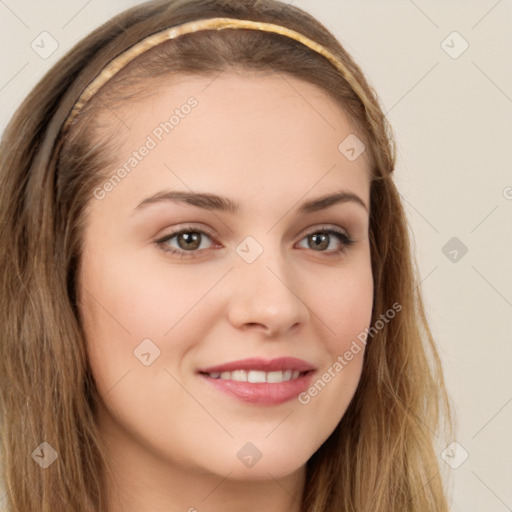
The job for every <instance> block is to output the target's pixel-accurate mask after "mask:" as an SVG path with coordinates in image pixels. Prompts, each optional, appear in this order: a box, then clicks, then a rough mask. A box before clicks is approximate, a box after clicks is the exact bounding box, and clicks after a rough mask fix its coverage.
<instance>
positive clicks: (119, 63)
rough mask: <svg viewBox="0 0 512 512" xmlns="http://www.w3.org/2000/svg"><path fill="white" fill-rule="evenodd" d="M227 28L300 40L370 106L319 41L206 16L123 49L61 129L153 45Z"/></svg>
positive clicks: (267, 25) (280, 28)
mask: <svg viewBox="0 0 512 512" xmlns="http://www.w3.org/2000/svg"><path fill="white" fill-rule="evenodd" d="M226 28H231V29H250V30H261V31H263V32H274V33H276V34H281V35H283V36H287V37H289V38H291V39H294V40H295V41H299V42H300V43H302V44H303V45H305V46H307V47H308V48H310V49H311V50H313V51H315V52H317V53H318V54H320V55H322V56H323V57H325V58H326V59H328V60H329V61H330V62H331V63H332V64H333V65H334V67H335V68H336V69H338V71H339V72H340V73H341V74H342V75H343V77H344V78H345V80H346V81H347V82H348V83H349V84H350V86H351V87H352V89H353V90H354V92H355V93H356V94H357V95H358V96H359V98H360V100H361V101H362V102H363V105H364V106H365V107H366V105H368V103H369V101H368V98H367V95H366V93H365V92H364V90H363V89H362V88H361V86H360V85H359V83H358V82H357V80H356V79H355V78H354V76H353V75H352V73H351V72H350V70H349V69H348V68H347V67H346V66H345V64H344V63H343V62H342V61H341V60H340V59H339V58H338V57H336V56H335V55H334V54H333V53H332V52H331V51H330V50H328V49H327V48H325V47H324V46H322V45H320V44H318V43H316V42H315V41H313V40H312V39H309V38H308V37H306V36H304V35H303V34H301V33H300V32H297V31H295V30H292V29H289V28H286V27H283V26H281V25H275V24H273V23H263V22H260V21H249V20H241V19H238V18H207V19H201V20H196V21H190V22H187V23H183V24H182V25H177V26H175V27H170V28H166V29H164V30H162V31H160V32H156V33H155V34H152V35H150V36H148V37H146V38H144V39H142V40H141V41H139V42H138V43H136V44H135V45H134V46H132V47H131V48H128V49H127V50H126V51H124V52H123V53H121V54H120V55H118V56H117V57H115V58H114V59H113V60H111V61H110V62H109V63H108V64H107V65H106V66H105V67H104V68H103V70H102V71H101V72H100V73H99V74H98V75H97V76H96V77H95V78H94V79H93V80H92V82H90V83H89V85H88V86H87V87H86V88H85V90H84V91H83V92H82V94H81V95H80V96H79V98H78V100H77V101H76V102H75V104H74V106H73V108H72V110H71V112H70V114H69V115H68V117H67V119H66V120H65V121H64V124H63V126H62V131H65V130H66V129H67V128H68V127H69V126H70V125H71V123H72V122H73V120H74V119H75V118H76V116H77V115H78V114H79V113H80V111H81V110H82V108H83V107H84V106H85V105H86V104H87V102H88V101H89V100H90V99H91V98H92V97H93V96H94V95H95V94H96V93H97V92H98V90H99V89H100V88H101V87H102V86H103V85H105V83H107V82H108V81H109V80H110V79H111V78H112V77H113V76H114V75H116V74H117V73H118V72H119V71H121V70H122V69H123V68H124V67H125V66H126V65H127V64H128V63H130V62H131V61H132V60H133V59H135V58H136V57H138V56H139V55H140V54H142V53H144V52H146V51H148V50H150V49H151V48H154V47H155V46H157V45H159V44H161V43H163V42H165V41H169V40H170V39H174V38H176V37H178V36H181V35H184V34H191V33H193V32H198V31H200V30H223V29H226Z"/></svg>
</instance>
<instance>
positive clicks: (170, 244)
mask: <svg viewBox="0 0 512 512" xmlns="http://www.w3.org/2000/svg"><path fill="white" fill-rule="evenodd" d="M156 243H157V245H159V246H160V247H162V249H164V250H165V251H169V252H172V253H175V254H181V255H185V254H187V253H189V255H190V256H192V255H193V254H194V252H195V251H200V250H202V249H208V248H210V246H211V245H212V239H211V237H210V236H209V235H208V234H207V233H205V232H204V231H202V230H200V229H182V230H180V231H175V232H174V233H171V234H169V235H167V236H166V237H164V238H161V239H160V240H157V242H156ZM209 244H210V245H209Z"/></svg>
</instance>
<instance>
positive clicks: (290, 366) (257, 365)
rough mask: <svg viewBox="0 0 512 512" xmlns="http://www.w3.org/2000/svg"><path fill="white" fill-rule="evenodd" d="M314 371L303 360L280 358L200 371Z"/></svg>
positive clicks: (256, 360) (225, 365) (258, 359)
mask: <svg viewBox="0 0 512 512" xmlns="http://www.w3.org/2000/svg"><path fill="white" fill-rule="evenodd" d="M314 369H315V367H314V366H313V365H311V364H309V363H307V362H306V361H304V360H303V359H297V358H296V357H279V358H277V359H270V360H268V359H261V358H251V359H243V360H240V361H232V362H230V363H225V364H221V365H218V366H209V367H208V368H204V369H201V370H199V371H200V372H201V373H214V372H219V373H222V372H232V371H235V370H259V371H262V372H275V371H279V370H282V371H284V370H292V371H298V372H309V371H311V370H314Z"/></svg>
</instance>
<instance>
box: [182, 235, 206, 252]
mask: <svg viewBox="0 0 512 512" xmlns="http://www.w3.org/2000/svg"><path fill="white" fill-rule="evenodd" d="M199 239H200V234H199V233H197V232H195V231H191V232H188V233H180V234H179V235H178V245H179V246H180V247H181V248H182V249H192V250H194V249H197V248H198V247H199V246H200V245H201V243H200V240H199ZM181 242H184V243H183V244H182V243H181Z"/></svg>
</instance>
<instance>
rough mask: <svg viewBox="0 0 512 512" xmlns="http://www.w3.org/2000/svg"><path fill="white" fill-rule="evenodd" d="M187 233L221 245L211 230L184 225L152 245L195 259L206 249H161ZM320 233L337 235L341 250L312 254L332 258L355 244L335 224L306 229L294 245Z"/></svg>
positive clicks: (345, 232)
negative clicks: (173, 239)
mask: <svg viewBox="0 0 512 512" xmlns="http://www.w3.org/2000/svg"><path fill="white" fill-rule="evenodd" d="M189 231H193V232H196V233H200V234H202V235H206V236H208V237H209V238H210V239H211V240H212V242H213V243H214V244H216V245H217V246H218V245H222V244H219V242H217V240H216V235H214V234H213V233H212V230H210V229H209V228H206V227H203V225H202V224H199V225H194V224H184V225H182V226H180V227H178V228H175V229H174V230H173V231H171V232H170V233H168V234H166V235H164V236H162V237H159V238H158V239H157V240H155V241H154V244H155V245H156V246H157V247H159V248H160V249H162V250H163V251H166V252H169V253H172V254H174V255H176V256H178V257H184V258H193V257H196V256H197V255H198V253H202V252H204V251H205V250H206V249H195V250H192V251H185V250H181V249H175V248H163V247H162V246H163V245H164V243H165V242H166V241H168V240H169V239H171V238H173V237H175V236H176V235H179V234H180V233H183V232H189ZM322 231H323V232H327V233H334V234H335V235H339V237H340V238H338V239H339V241H340V243H341V245H342V248H341V249H336V250H331V251H313V252H319V254H324V255H326V256H328V255H330V256H334V255H336V254H339V253H341V252H342V251H343V250H344V249H346V248H347V247H349V246H351V245H353V244H354V243H355V240H354V239H353V238H352V237H351V235H350V233H349V232H348V231H347V230H346V229H344V228H341V227H339V226H337V225H335V224H316V225H313V226H310V227H309V228H306V230H305V231H303V232H302V234H301V235H300V237H299V239H298V241H297V242H296V243H300V242H301V241H302V240H304V238H306V237H307V236H310V235H312V234H315V233H319V232H322ZM311 250H312V249H311Z"/></svg>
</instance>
